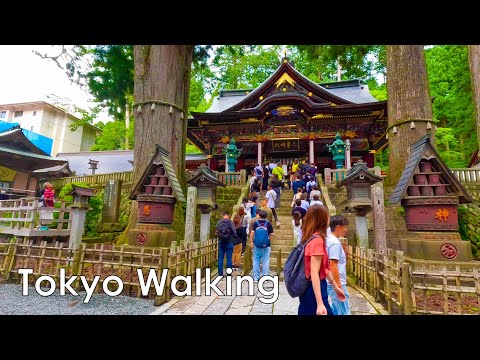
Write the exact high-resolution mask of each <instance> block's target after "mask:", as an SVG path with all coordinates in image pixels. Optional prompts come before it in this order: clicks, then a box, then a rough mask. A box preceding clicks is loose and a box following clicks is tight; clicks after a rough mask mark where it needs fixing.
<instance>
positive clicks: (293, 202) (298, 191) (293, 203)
mask: <svg viewBox="0 0 480 360" xmlns="http://www.w3.org/2000/svg"><path fill="white" fill-rule="evenodd" d="M302 194H303V189H302V188H298V189H297V193H296V194H295V195H293V200H292V204H291V205H290V207H291V208H292V209H293V208H294V207H295V201H297V199H300V200H301V199H302Z"/></svg>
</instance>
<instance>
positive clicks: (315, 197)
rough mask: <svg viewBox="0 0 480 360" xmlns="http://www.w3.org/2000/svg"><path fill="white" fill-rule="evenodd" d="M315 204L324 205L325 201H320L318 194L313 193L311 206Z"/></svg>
mask: <svg viewBox="0 0 480 360" xmlns="http://www.w3.org/2000/svg"><path fill="white" fill-rule="evenodd" d="M313 205H323V202H321V201H320V197H319V196H318V194H315V195H313V198H312V200H310V206H313Z"/></svg>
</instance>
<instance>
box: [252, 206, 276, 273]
mask: <svg viewBox="0 0 480 360" xmlns="http://www.w3.org/2000/svg"><path fill="white" fill-rule="evenodd" d="M266 218H267V214H266V213H265V211H261V212H260V220H257V221H256V222H255V223H254V224H253V227H252V230H251V231H250V247H251V248H252V250H253V281H255V282H257V281H258V280H259V279H260V277H262V276H265V275H269V274H270V251H271V247H270V234H272V233H273V227H272V224H271V223H270V222H268V220H267V219H266ZM265 243H266V245H264V244H265ZM260 264H262V270H261V271H260Z"/></svg>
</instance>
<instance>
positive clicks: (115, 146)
mask: <svg viewBox="0 0 480 360" xmlns="http://www.w3.org/2000/svg"><path fill="white" fill-rule="evenodd" d="M97 126H98V127H99V128H100V129H102V135H101V136H99V137H97V138H96V139H95V145H93V146H92V148H91V150H92V151H106V150H121V149H125V133H126V128H125V122H124V121H111V122H108V123H106V124H105V125H104V124H103V123H98V124H97ZM130 127H131V128H132V127H133V126H132V125H131V126H130ZM130 131H131V130H130ZM131 133H133V131H131ZM130 139H131V142H133V136H132V137H131V138H130Z"/></svg>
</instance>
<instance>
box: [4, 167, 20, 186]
mask: <svg viewBox="0 0 480 360" xmlns="http://www.w3.org/2000/svg"><path fill="white" fill-rule="evenodd" d="M16 173H17V172H16V171H15V170H12V169H9V168H6V167H3V166H0V181H5V182H12V181H13V180H14V179H15V174H16Z"/></svg>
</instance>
